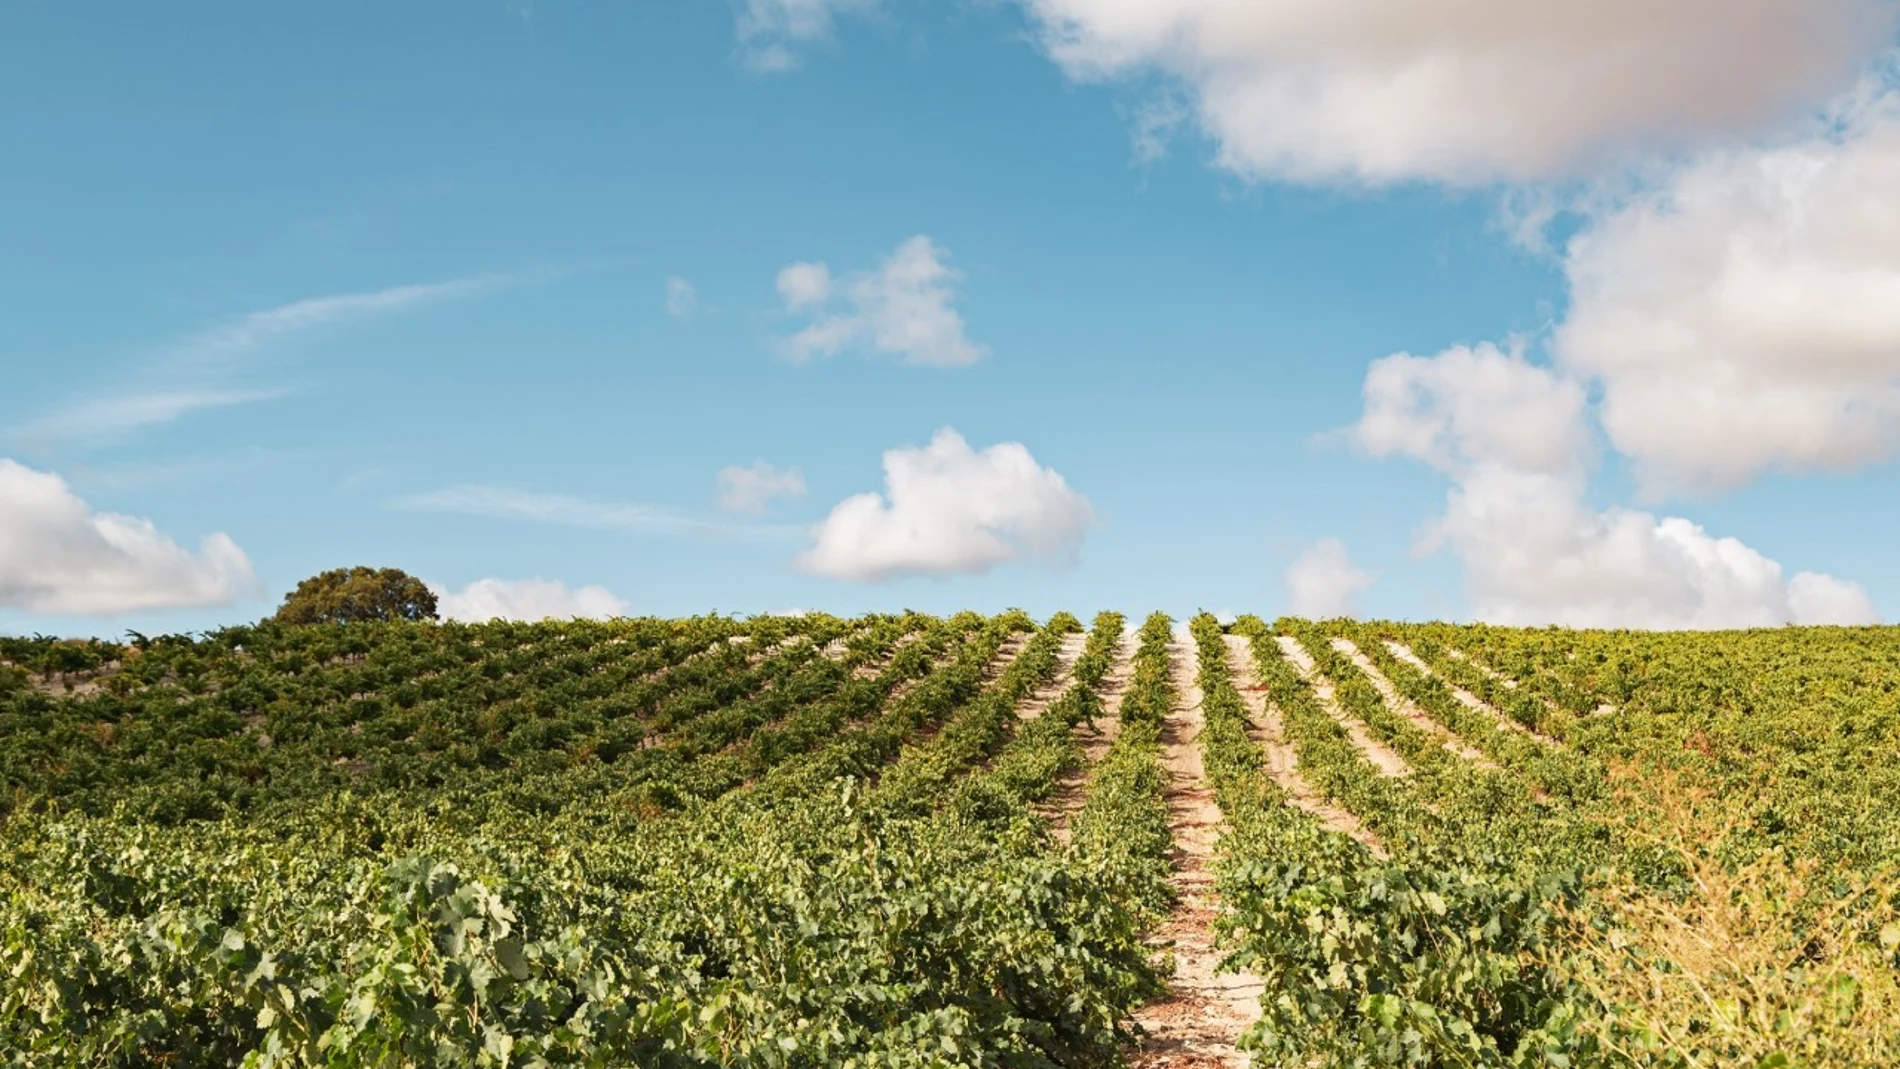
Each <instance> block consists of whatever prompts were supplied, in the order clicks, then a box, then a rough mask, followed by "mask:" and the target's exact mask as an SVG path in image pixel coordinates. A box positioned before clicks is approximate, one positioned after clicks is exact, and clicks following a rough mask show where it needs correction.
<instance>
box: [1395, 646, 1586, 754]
mask: <svg viewBox="0 0 1900 1069" xmlns="http://www.w3.org/2000/svg"><path fill="white" fill-rule="evenodd" d="M1385 648H1386V649H1388V650H1391V651H1392V656H1394V657H1397V658H1398V659H1399V660H1401V661H1404V662H1405V663H1406V664H1409V665H1411V666H1412V667H1413V668H1416V669H1418V670H1419V672H1420V673H1421V674H1423V675H1426V676H1437V675H1438V673H1437V672H1436V671H1434V670H1433V668H1432V666H1431V665H1429V664H1426V663H1425V659H1424V658H1423V657H1420V656H1419V655H1418V654H1417V653H1415V652H1413V650H1412V648H1411V647H1410V646H1407V645H1406V644H1405V643H1403V642H1398V641H1395V640H1393V639H1387V640H1386V642H1385ZM1473 663H1475V662H1473ZM1439 680H1440V682H1442V683H1444V684H1445V688H1446V689H1447V690H1449V691H1451V696H1452V697H1453V698H1455V699H1457V700H1458V702H1459V704H1461V705H1463V706H1464V707H1465V708H1467V709H1470V710H1472V711H1473V712H1478V713H1483V714H1484V715H1486V716H1488V717H1490V718H1491V719H1492V720H1495V721H1496V722H1497V723H1498V725H1499V726H1500V727H1504V728H1507V729H1509V730H1511V731H1515V732H1517V733H1519V734H1521V735H1527V736H1529V737H1531V738H1533V739H1536V740H1537V741H1538V742H1541V743H1543V744H1544V745H1546V746H1554V747H1561V746H1562V745H1563V744H1562V743H1560V742H1558V741H1557V740H1556V739H1553V738H1551V737H1550V736H1548V735H1545V734H1544V733H1542V732H1540V731H1538V730H1536V729H1535V728H1531V727H1527V726H1525V725H1523V724H1520V723H1518V722H1517V721H1516V720H1514V719H1512V718H1511V717H1509V716H1507V715H1505V713H1504V710H1502V709H1499V708H1498V707H1497V706H1495V705H1492V704H1491V703H1490V702H1488V701H1485V700H1484V699H1483V698H1480V697H1478V696H1477V695H1476V694H1473V693H1471V692H1470V691H1468V690H1466V689H1465V688H1463V687H1461V686H1459V685H1458V684H1456V683H1454V682H1452V681H1451V680H1449V679H1446V678H1444V677H1443V676H1439Z"/></svg>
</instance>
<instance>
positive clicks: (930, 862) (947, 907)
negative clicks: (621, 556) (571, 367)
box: [0, 612, 1900, 1069]
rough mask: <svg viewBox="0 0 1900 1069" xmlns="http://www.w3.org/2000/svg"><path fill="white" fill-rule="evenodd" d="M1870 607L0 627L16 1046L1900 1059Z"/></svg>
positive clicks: (816, 1058)
mask: <svg viewBox="0 0 1900 1069" xmlns="http://www.w3.org/2000/svg"><path fill="white" fill-rule="evenodd" d="M1897 799H1900V630H1895V629H1881V628H1866V629H1842V628H1829V629H1779V630H1763V631H1749V632H1727V633H1711V634H1696V635H1684V634H1658V633H1635V632H1589V631H1569V630H1513V629H1502V628H1490V627H1482V626H1452V625H1442V624H1387V623H1364V622H1357V621H1345V620H1334V621H1326V622H1312V621H1304V620H1296V619H1283V620H1279V621H1275V622H1272V623H1268V622H1266V621H1263V620H1261V619H1258V618H1255V617H1241V618H1239V619H1238V620H1235V621H1233V622H1231V623H1228V624H1225V625H1223V624H1222V623H1221V622H1219V621H1217V620H1216V619H1215V618H1214V617H1212V616H1207V615H1201V616H1196V617H1194V618H1192V619H1191V620H1186V621H1175V620H1171V619H1169V618H1168V617H1166V616H1163V615H1160V614H1156V615H1154V616H1152V617H1150V618H1148V619H1147V620H1145V621H1133V620H1125V619H1124V618H1123V617H1121V616H1119V615H1117V614H1114V613H1103V614H1101V615H1100V616H1097V617H1096V618H1095V619H1093V620H1092V621H1090V622H1088V623H1086V624H1085V623H1084V622H1083V621H1081V620H1079V619H1077V618H1076V617H1073V616H1070V615H1068V614H1059V615H1057V616H1056V617H1054V618H1053V619H1050V620H1048V621H1047V622H1044V623H1040V624H1039V623H1038V622H1037V621H1035V620H1033V619H1031V618H1029V617H1028V616H1026V615H1024V614H1021V613H1016V612H1012V613H1006V614H1003V615H1000V616H994V617H984V616H980V615H976V614H960V615H956V616H951V617H948V618H938V617H930V616H924V615H917V614H907V615H879V616H869V617H864V618H859V619H840V618H836V617H830V616H823V615H812V616H803V617H795V618H794V617H759V618H752V619H734V618H727V617H702V618H694V619H680V620H662V619H627V620H616V621H611V622H590V621H573V622H560V623H538V624H522V623H492V624H483V625H463V624H435V623H373V624H349V625H317V626H286V625H280V624H263V625H256V626H248V627H234V628H228V629H225V630H222V631H218V632H214V633H211V634H207V635H203V636H166V637H156V638H147V637H144V636H137V635H134V636H132V637H131V641H128V642H126V643H123V644H118V643H102V642H58V641H53V640H50V639H0V847H3V848H4V854H0V856H4V858H5V863H4V866H3V867H0V1064H6V1065H14V1066H34V1067H41V1066H48V1067H50V1066H73V1067H94V1066H127V1067H131V1066H239V1065H242V1066H257V1067H266V1066H443V1067H448V1066H494V1067H500V1066H557V1065H558V1066H567V1065H575V1066H602V1067H605V1066H716V1065H746V1066H755V1065H756V1066H864V1067H868V1066H937V1065H969V1066H1009V1067H1035V1066H1110V1065H1118V1064H1133V1065H1138V1066H1197V1067H1198V1066H1244V1065H1248V1064H1254V1065H1263V1066H1302V1067H1304V1066H1365V1067H1375V1066H1526V1067H1528V1066H1551V1067H1582V1066H1650V1065H1661V1066H1683V1067H1691V1066H1696V1067H1699V1066H1755V1067H1764V1069H1766V1067H1770V1066H1850V1065H1883V1064H1885V1065H1892V1064H1900V882H1896V877H1897V876H1900V871H1896V862H1900V804H1896V800H1897Z"/></svg>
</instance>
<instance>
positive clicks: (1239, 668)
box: [1222, 635, 1379, 853]
mask: <svg viewBox="0 0 1900 1069" xmlns="http://www.w3.org/2000/svg"><path fill="white" fill-rule="evenodd" d="M1222 638H1223V639H1224V640H1225V641H1226V643H1227V670H1228V671H1229V672H1231V673H1233V677H1234V686H1235V687H1236V688H1237V689H1238V690H1239V691H1240V700H1241V701H1242V702H1244V703H1246V706H1247V722H1248V729H1247V734H1248V735H1249V736H1251V737H1252V738H1253V741H1254V742H1255V743H1256V744H1257V745H1259V747H1260V748H1261V750H1262V751H1264V752H1265V754H1266V768H1267V775H1269V776H1271V777H1273V782H1275V783H1277V784H1279V785H1280V789H1281V790H1283V791H1285V792H1286V795H1287V800H1288V801H1290V802H1292V803H1293V804H1294V805H1296V806H1298V807H1299V808H1301V809H1304V810H1305V811H1307V812H1308V813H1311V814H1313V816H1314V817H1316V818H1318V820H1319V822H1320V823H1321V824H1323V825H1325V826H1326V827H1328V828H1331V829H1332V830H1333V831H1336V832H1339V833H1340V834H1342V835H1348V836H1351V837H1352V838H1354V839H1357V840H1359V841H1360V842H1362V843H1364V844H1366V845H1367V846H1369V847H1371V848H1372V850H1373V852H1374V853H1378V852H1379V840H1378V838H1377V837H1376V836H1374V835H1373V834H1372V833H1371V832H1370V831H1367V830H1366V826H1365V825H1364V824H1361V823H1359V818H1358V817H1355V816H1353V815H1352V812H1351V811H1350V810H1347V809H1344V808H1342V807H1340V806H1337V805H1334V804H1333V803H1331V802H1329V801H1327V800H1326V795H1325V794H1324V793H1322V792H1321V791H1319V790H1318V789H1317V788H1315V787H1314V786H1313V785H1312V784H1310V783H1308V782H1306V777H1305V776H1302V775H1300V769H1299V763H1300V758H1299V754H1298V753H1297V751H1295V750H1294V749H1293V744H1292V743H1290V742H1288V741H1286V725H1285V723H1284V722H1283V721H1282V720H1281V717H1280V709H1279V707H1278V706H1276V705H1274V704H1273V703H1272V702H1270V701H1268V700H1267V693H1266V691H1267V688H1266V685H1265V684H1263V683H1261V682H1260V673H1259V672H1258V671H1257V670H1256V669H1255V668H1254V661H1253V643H1252V642H1250V641H1248V640H1247V638H1245V637H1244V636H1241V635H1223V636H1222Z"/></svg>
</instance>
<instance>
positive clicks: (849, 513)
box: [798, 428, 1093, 582]
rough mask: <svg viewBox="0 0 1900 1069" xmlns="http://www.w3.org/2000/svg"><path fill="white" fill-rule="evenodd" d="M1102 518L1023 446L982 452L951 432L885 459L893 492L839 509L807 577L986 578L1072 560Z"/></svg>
mask: <svg viewBox="0 0 1900 1069" xmlns="http://www.w3.org/2000/svg"><path fill="white" fill-rule="evenodd" d="M1092 518H1093V510H1092V509H1091V507H1090V505H1089V502H1088V499H1087V498H1085V497H1083V496H1082V495H1081V494H1079V493H1076V492H1075V491H1074V490H1071V489H1069V485H1068V483H1067V482H1066V481H1065V480H1064V479H1063V478H1062V476H1061V475H1059V474H1057V473H1056V472H1054V471H1052V470H1050V469H1048V468H1045V467H1042V466H1041V465H1039V464H1037V463H1036V460H1035V458H1034V457H1033V456H1031V455H1030V453H1029V450H1028V449H1026V448H1024V447H1023V446H1022V445H1021V444H1020V443H1017V442H1004V443H1001V444H999V445H993V446H990V447H989V448H987V449H984V450H981V451H977V450H973V449H971V448H970V445H969V443H968V442H966V441H964V440H963V437H962V436H961V435H959V434H958V433H957V432H956V431H954V430H951V429H949V428H945V429H943V430H940V431H938V432H937V433H936V435H935V436H934V437H932V438H931V440H930V444H929V445H927V446H924V447H922V448H913V447H905V448H899V449H892V450H889V451H887V452H886V453H885V454H884V493H883V494H882V495H879V494H872V493H866V494H858V495H856V496H853V497H850V498H846V499H845V500H844V501H842V502H840V503H839V504H838V506H837V507H836V508H834V509H832V510H831V514H830V515H829V516H827V517H826V518H825V521H824V522H823V523H821V524H819V525H818V526H817V527H816V528H814V529H813V531H812V536H813V544H812V546H811V548H810V549H808V550H806V551H805V553H803V554H802V555H800V556H799V558H798V565H799V567H801V568H803V569H804V570H806V571H809V572H813V573H816V574H818V575H827V576H832V577H834V578H839V579H852V580H858V581H865V582H874V581H878V580H883V579H890V578H893V577H896V576H902V575H950V574H954V573H968V574H980V573H982V572H986V571H988V570H990V569H991V568H993V567H995V566H996V565H998V564H1001V563H1003V562H1005V561H1008V560H1012V559H1015V558H1019V557H1032V558H1041V559H1045V560H1054V561H1058V562H1066V561H1068V560H1071V559H1073V557H1074V555H1075V553H1076V552H1077V550H1078V549H1079V548H1080V547H1081V544H1082V538H1083V536H1084V534H1086V533H1087V530H1088V527H1089V524H1090V523H1091V521H1092Z"/></svg>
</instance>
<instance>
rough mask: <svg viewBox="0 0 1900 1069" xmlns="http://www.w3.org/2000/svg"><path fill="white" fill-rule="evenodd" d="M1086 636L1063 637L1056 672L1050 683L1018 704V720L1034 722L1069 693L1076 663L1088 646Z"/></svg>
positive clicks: (1073, 680)
mask: <svg viewBox="0 0 1900 1069" xmlns="http://www.w3.org/2000/svg"><path fill="white" fill-rule="evenodd" d="M1088 641H1089V637H1088V635H1086V634H1070V635H1064V636H1062V645H1060V646H1057V647H1056V672H1055V675H1053V676H1050V677H1049V682H1047V683H1044V684H1043V685H1042V686H1040V687H1037V688H1036V689H1035V691H1034V692H1033V693H1031V694H1030V695H1029V697H1027V698H1024V699H1023V700H1022V701H1020V702H1018V703H1016V718H1017V719H1019V720H1034V719H1036V718H1037V717H1039V716H1041V715H1042V714H1043V713H1044V712H1045V711H1047V710H1048V708H1049V707H1050V706H1051V705H1054V704H1055V702H1056V699H1057V698H1060V697H1062V696H1063V695H1064V694H1067V693H1068V691H1069V685H1070V684H1071V683H1073V682H1075V662H1077V661H1079V660H1081V659H1082V650H1083V648H1084V647H1086V646H1087V645H1088Z"/></svg>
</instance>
